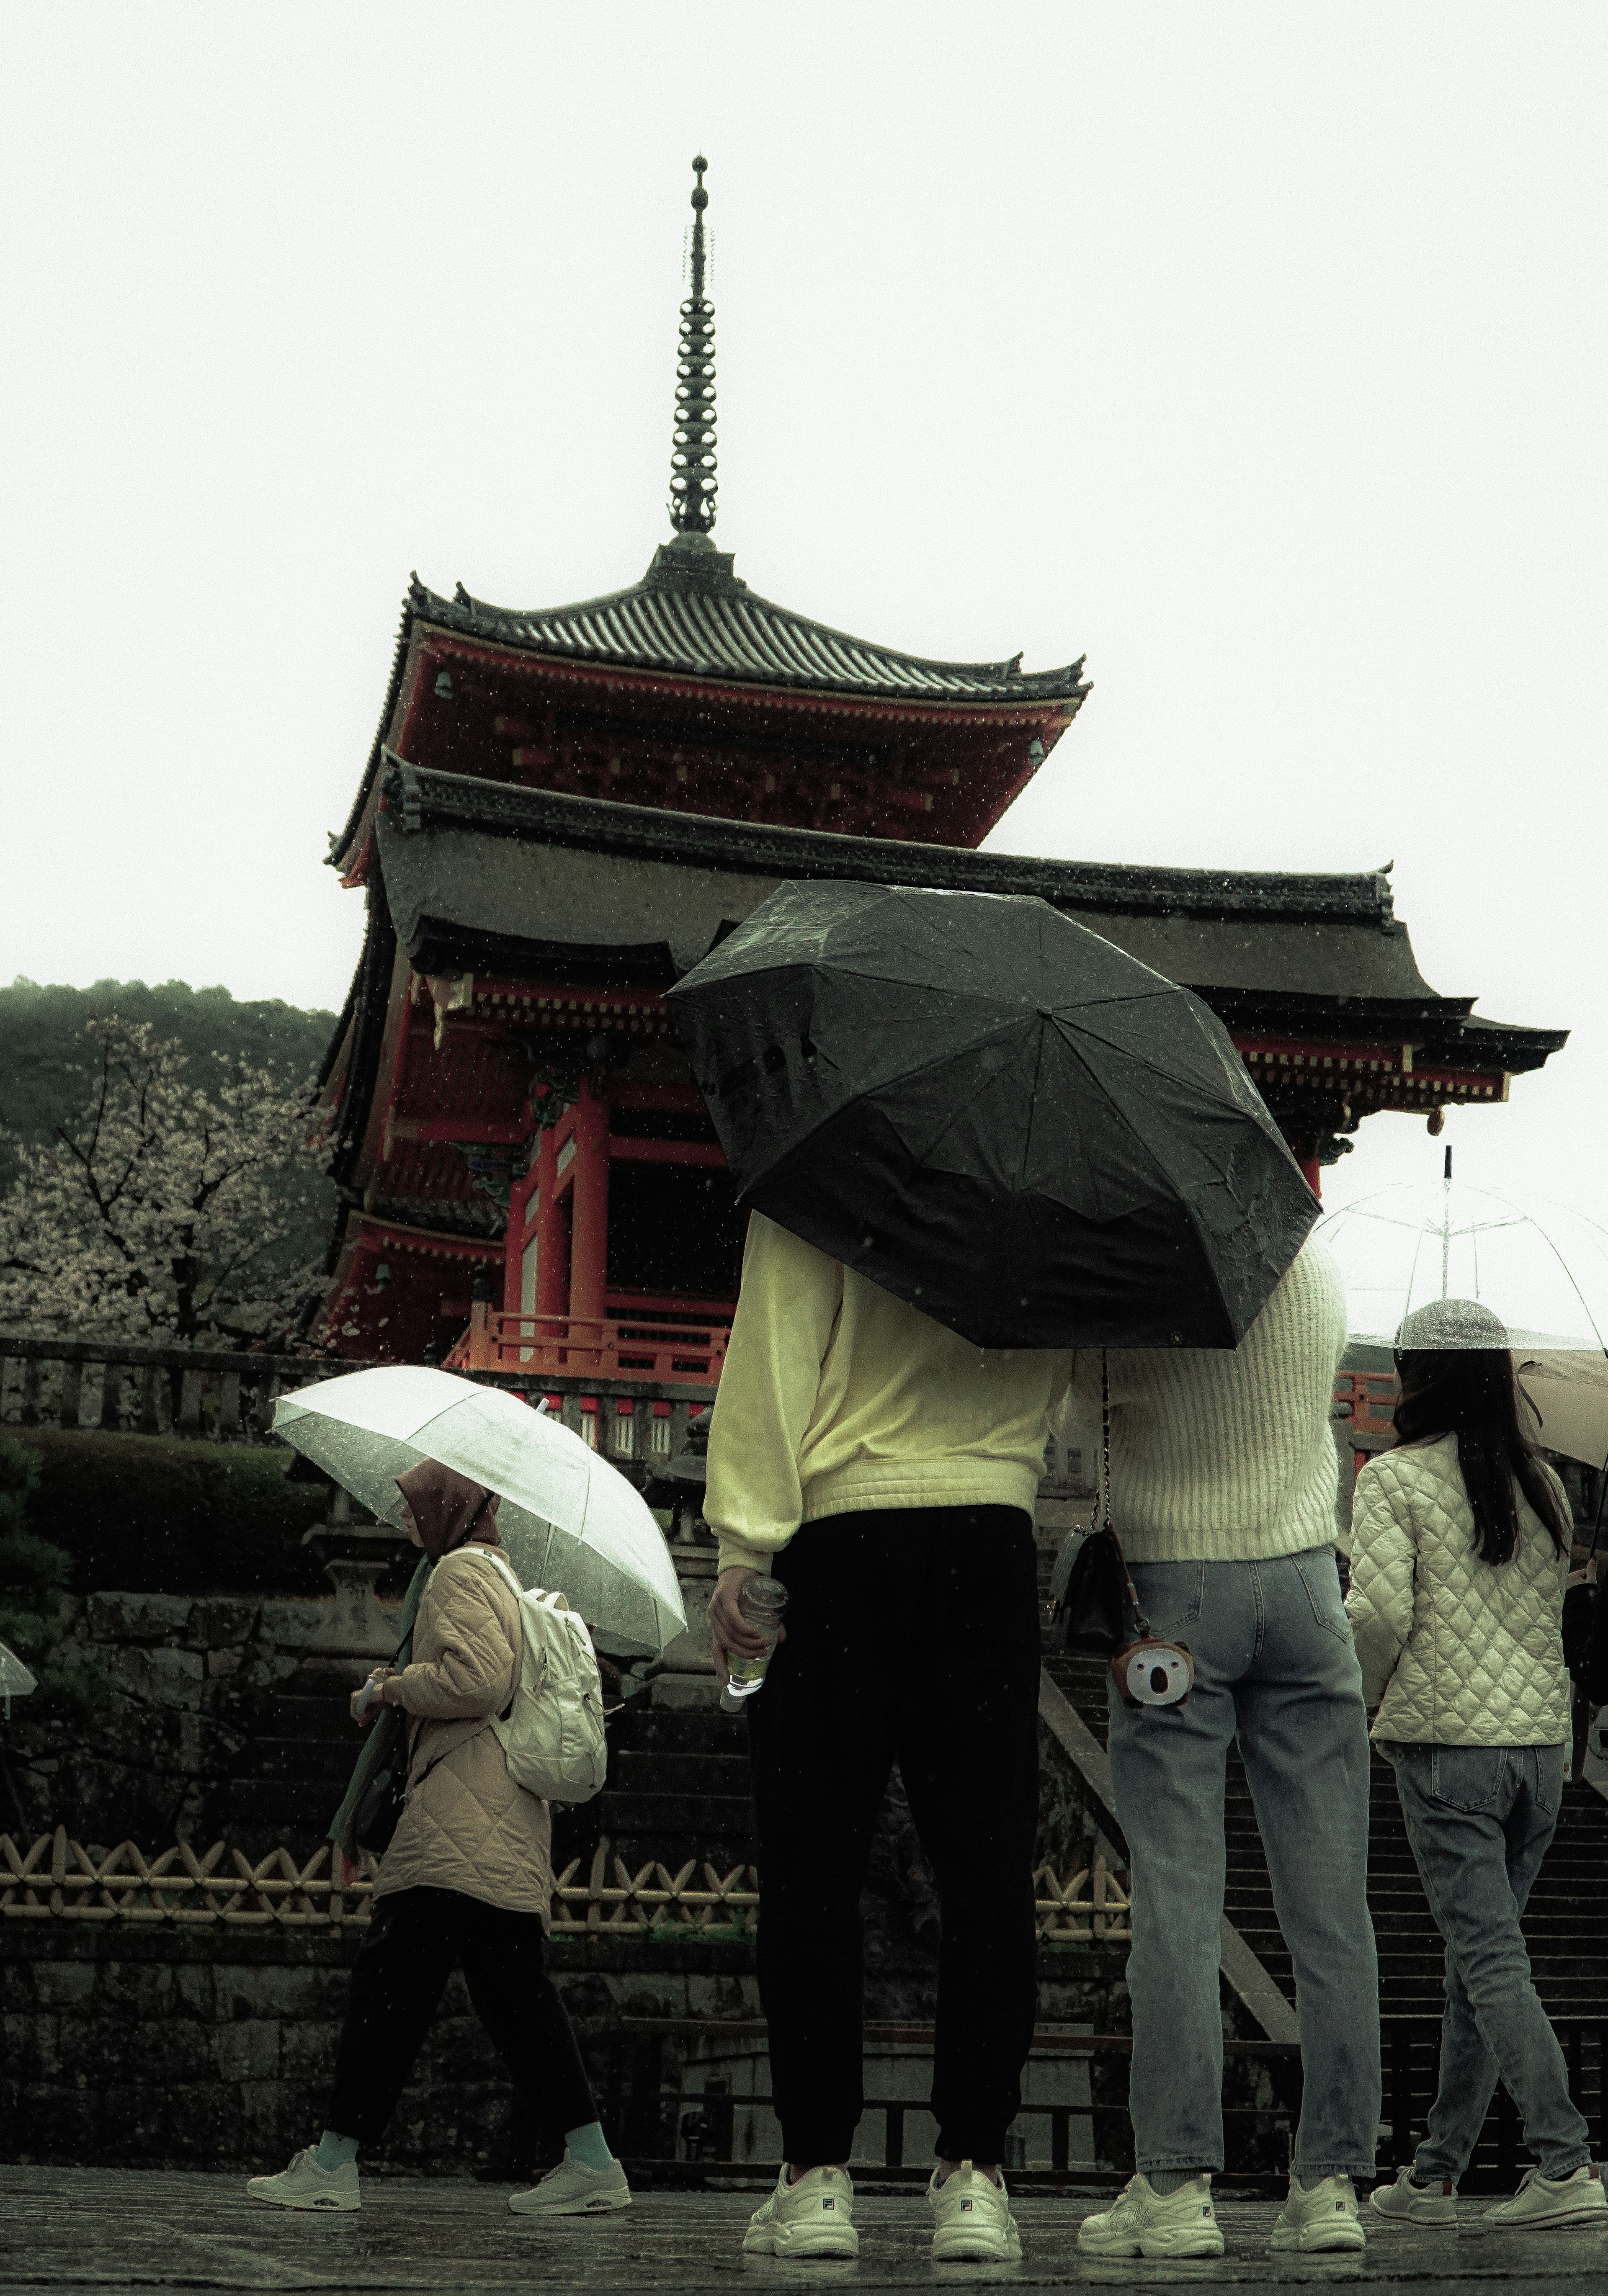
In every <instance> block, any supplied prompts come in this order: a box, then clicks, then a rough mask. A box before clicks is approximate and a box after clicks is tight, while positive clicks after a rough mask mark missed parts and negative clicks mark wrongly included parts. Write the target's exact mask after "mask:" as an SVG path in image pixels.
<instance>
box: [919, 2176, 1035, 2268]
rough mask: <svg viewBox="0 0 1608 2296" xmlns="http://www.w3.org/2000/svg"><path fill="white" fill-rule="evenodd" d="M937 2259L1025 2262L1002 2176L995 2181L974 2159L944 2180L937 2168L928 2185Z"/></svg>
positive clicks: (947, 2261)
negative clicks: (977, 2166)
mask: <svg viewBox="0 0 1608 2296" xmlns="http://www.w3.org/2000/svg"><path fill="white" fill-rule="evenodd" d="M927 2205H928V2207H929V2208H930V2209H931V2211H932V2214H933V2216H934V2218H936V2219H937V2221H936V2223H935V2224H934V2226H933V2227H932V2261H933V2263H934V2264H956V2263H959V2262H961V2261H963V2260H964V2262H965V2263H967V2264H1020V2263H1021V2234H1020V2233H1019V2232H1018V2231H1017V2229H1016V2219H1015V2218H1014V2217H1013V2215H1012V2214H1011V2202H1010V2196H1009V2194H1007V2193H1006V2191H1005V2179H1004V2177H1001V2178H1000V2180H999V2182H998V2184H996V2183H995V2182H994V2179H993V2177H985V2176H984V2175H983V2173H982V2171H981V2169H974V2168H973V2167H972V2163H971V2162H970V2161H962V2162H961V2164H960V2166H959V2168H958V2169H954V2170H953V2171H952V2172H951V2173H950V2175H948V2177H944V2178H943V2179H942V2180H941V2181H940V2180H939V2173H938V2170H937V2169H934V2170H933V2171H932V2182H931V2184H930V2185H928V2187H927Z"/></svg>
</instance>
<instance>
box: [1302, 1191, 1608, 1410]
mask: <svg viewBox="0 0 1608 2296" xmlns="http://www.w3.org/2000/svg"><path fill="white" fill-rule="evenodd" d="M1317 1233H1318V1234H1319V1236H1320V1237H1321V1238H1322V1239H1323V1241H1324V1242H1325V1243H1326V1244H1327V1245H1328V1247H1329V1249H1330V1251H1332V1252H1333V1254H1334V1257H1335V1259H1337V1260H1338V1261H1339V1262H1340V1268H1341V1275H1343V1276H1344V1278H1345V1284H1346V1300H1347V1306H1348V1312H1349V1315H1350V1327H1351V1337H1352V1338H1353V1339H1354V1340H1358V1341H1372V1342H1374V1344H1376V1345H1378V1346H1382V1347H1387V1348H1388V1347H1392V1346H1394V1344H1395V1342H1396V1335H1397V1333H1398V1332H1399V1330H1400V1328H1401V1326H1402V1324H1404V1323H1405V1322H1406V1320H1407V1317H1408V1316H1412V1315H1415V1314H1417V1313H1418V1312H1419V1311H1420V1310H1421V1309H1423V1308H1429V1307H1432V1306H1433V1304H1434V1303H1435V1302H1436V1301H1437V1300H1448V1301H1458V1300H1464V1301H1470V1302H1473V1303H1474V1304H1475V1305H1477V1306H1478V1307H1480V1308H1485V1309H1488V1310H1489V1313H1490V1314H1491V1315H1493V1316H1497V1318H1498V1319H1499V1320H1500V1322H1501V1323H1502V1324H1503V1325H1504V1326H1505V1331H1506V1335H1507V1341H1508V1344H1509V1346H1510V1347H1512V1348H1513V1349H1514V1351H1515V1359H1516V1360H1521V1361H1522V1360H1524V1359H1526V1358H1528V1357H1532V1356H1533V1357H1543V1356H1546V1357H1551V1356H1556V1355H1560V1354H1579V1355H1601V1354H1602V1352H1603V1350H1604V1347H1605V1346H1608V1231H1604V1229H1602V1228H1600V1227H1599V1226H1597V1225H1596V1221H1595V1220H1589V1219H1587V1218H1585V1216H1584V1215H1583V1214H1582V1213H1580V1212H1577V1211H1573V1210H1571V1209H1570V1208H1569V1207H1568V1206H1567V1205H1566V1204H1555V1203H1549V1202H1547V1201H1545V1200H1544V1199H1542V1198H1539V1197H1520V1196H1516V1195H1512V1194H1508V1193H1503V1192H1500V1191H1498V1190H1497V1189H1494V1188H1477V1187H1471V1186H1469V1185H1467V1184H1466V1183H1465V1182H1464V1181H1461V1180H1454V1179H1453V1178H1452V1177H1451V1176H1450V1174H1449V1173H1448V1175H1447V1176H1446V1177H1445V1178H1443V1179H1441V1180H1439V1181H1430V1182H1426V1183H1414V1182H1405V1183H1402V1184H1399V1185H1396V1186H1394V1187H1389V1188H1381V1189H1379V1190H1377V1191H1376V1193H1374V1194H1373V1195H1369V1196H1359V1197H1358V1200H1357V1201H1356V1202H1355V1203H1353V1204H1347V1205H1345V1206H1344V1207H1343V1208H1342V1209H1341V1210H1339V1211H1333V1212H1331V1213H1329V1215H1328V1217H1327V1218H1325V1220H1324V1221H1323V1223H1322V1224H1321V1226H1319V1228H1318V1231H1317ZM1437 1344H1438V1345H1440V1346H1443V1347H1456V1346H1459V1345H1462V1346H1467V1347H1480V1346H1485V1347H1489V1345H1490V1341H1489V1338H1487V1337H1482V1335H1481V1331H1480V1325H1479V1319H1478V1318H1477V1317H1470V1318H1468V1319H1467V1331H1466V1333H1465V1334H1464V1336H1462V1337H1461V1338H1459V1336H1458V1333H1457V1331H1456V1320H1455V1318H1454V1319H1452V1320H1451V1321H1450V1322H1448V1324H1446V1327H1445V1329H1444V1330H1443V1331H1442V1333H1441V1334H1440V1338H1439V1339H1438V1341H1437ZM1548 1447H1549V1448H1552V1447H1554V1446H1551V1445H1550V1444H1549V1446H1548Z"/></svg>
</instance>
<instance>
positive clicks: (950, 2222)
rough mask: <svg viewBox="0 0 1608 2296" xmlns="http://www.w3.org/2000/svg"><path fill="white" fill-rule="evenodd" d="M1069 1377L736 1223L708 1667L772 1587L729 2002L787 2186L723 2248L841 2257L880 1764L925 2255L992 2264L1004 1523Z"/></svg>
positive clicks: (1025, 1760) (1034, 1776) (1015, 1892)
mask: <svg viewBox="0 0 1608 2296" xmlns="http://www.w3.org/2000/svg"><path fill="white" fill-rule="evenodd" d="M1070 1374H1071V1357H1070V1356H1069V1355H1066V1354H1061V1355H1051V1354H1038V1353H1033V1352H1028V1351H1008V1350H1000V1351H996V1350H994V1349H989V1350H987V1351H985V1350H983V1349H979V1348H976V1347H973V1346H972V1344H971V1342H970V1341H966V1340H963V1339H961V1338H959V1337H958V1336H957V1335H956V1333H954V1332H951V1331H948V1330H947V1329H946V1328H945V1327H944V1326H943V1325H942V1324H935V1323H934V1322H933V1321H932V1320H931V1317H929V1316H923V1315H922V1314H921V1313H920V1312H919V1311H918V1310H917V1309H916V1308H911V1307H907V1305H906V1304H905V1302H904V1301H903V1300H896V1299H895V1298H894V1297H893V1296H892V1294H891V1293H890V1292H883V1291H882V1290H880V1289H879V1288H878V1286H877V1285H876V1284H874V1283H868V1282H867V1281H866V1278H865V1277H864V1276H861V1275H856V1274H855V1272H854V1271H853V1269H852V1268H848V1267H843V1266H841V1264H840V1263H839V1262H838V1261H837V1260H835V1259H829V1258H828V1257H827V1255H826V1254H825V1252H823V1251H816V1248H815V1246H814V1245H813V1244H809V1243H806V1242H802V1241H801V1239H800V1238H799V1237H798V1236H796V1235H792V1234H790V1233H789V1232H788V1231H787V1229H785V1228H783V1227H779V1226H776V1225H775V1222H774V1221H771V1220H768V1219H767V1218H765V1217H764V1216H763V1215H762V1214H760V1213H758V1212H756V1213H755V1214H754V1215H753V1216H752V1218H751V1220H750V1222H749V1230H748V1244H747V1250H746V1252H745V1254H744V1258H743V1263H742V1295H741V1298H740V1299H739V1301H738V1306H737V1314H736V1318H735V1321H734V1324H733V1327H732V1336H731V1343H730V1347H729V1349H728V1352H727V1355H726V1367H725V1369H724V1371H723V1372H722V1374H721V1378H720V1390H719V1395H718V1399H717V1401H716V1405H715V1412H714V1420H713V1423H712V1426H711V1428H710V1446H709V1483H708V1488H707V1491H706V1495H705V1500H704V1513H705V1515H706V1517H707V1519H708V1521H709V1523H710V1528H711V1529H713V1530H714V1531H715V1533H716V1534H717V1536H718V1539H719V1542H720V1576H719V1579H718V1582H717V1586H716V1590H715V1596H714V1600H713V1601H712V1603H710V1620H711V1622H712V1625H713V1628H714V1635H715V1644H716V1654H717V1657H718V1661H720V1664H721V1666H722V1669H724V1666H725V1661H726V1652H727V1651H735V1652H747V1651H749V1650H751V1649H759V1648H762V1647H763V1645H762V1644H760V1643H759V1638H758V1637H757V1636H755V1635H754V1634H753V1632H752V1630H751V1628H750V1627H749V1626H748V1624H747V1623H746V1621H745V1620H743V1618H742V1614H741V1612H740V1611H739V1610H738V1608H737V1602H738V1597H739V1595H740V1594H741V1592H742V1586H743V1583H744V1582H745V1580H747V1579H750V1578H751V1576H752V1575H753V1573H754V1572H755V1571H757V1570H758V1571H766V1572H773V1571H774V1572H775V1575H776V1577H777V1578H778V1579H782V1580H783V1581H784V1582H785V1584H786V1586H787V1589H788V1603H787V1612H786V1621H785V1629H784V1631H785V1640H784V1641H783V1642H782V1643H781V1644H780V1645H779V1646H778V1648H777V1650H776V1652H775V1656H774V1657H773V1658H772V1660H771V1661H770V1668H769V1671H768V1674H767V1678H766V1681H765V1685H764V1687H763V1688H762V1689H761V1690H760V1691H759V1692H758V1693H757V1694H756V1695H754V1696H753V1697H751V1699H750V1700H749V1702H748V1717H749V1743H750V1748H751V1758H752V1768H753V1789H754V1818H755V1830H756V1833H757V1836H758V1843H759V1872H760V1883H761V1887H762V1889H763V1891H764V1897H765V1919H764V1921H763V1922H762V1923H761V1924H760V1928H759V1989H760V1994H761V1997H762V1998H763V2001H764V2005H765V2013H766V2016H767V2020H768V2021H769V2026H770V2068H771V2081H772V2087H773V2092H774V2095H775V2106H776V2112H777V2113H778V2115H779V2117H780V2120H781V2122H782V2134H783V2149H784V2152H785V2156H786V2159H787V2161H788V2163H789V2169H785V2170H783V2177H782V2179H781V2181H780V2182H779V2183H778V2185H777V2188H776V2191H775V2193H774V2194H772V2196H771V2198H770V2199H769V2200H768V2201H767V2202H766V2203H765V2205H764V2207H763V2208H762V2209H761V2210H759V2212H758V2214H757V2215H756V2217H755V2218H754V2221H753V2224H752V2225H751V2228H750V2231H749V2235H748V2237H747V2245H748V2246H749V2247H750V2248H751V2249H756V2250H762V2251H768V2252H769V2253H772V2254H777V2255H796V2256H852V2255H853V2254H854V2253H855V2252H856V2249H857V2235H856V2233H855V2231H854V2226H853V2221H852V2210H853V2198H854V2196H853V2192H852V2189H851V2187H850V2185H849V2178H848V2176H847V2174H846V2172H845V2169H844V2165H843V2164H844V2163H845V2162H847V2161H848V2159H849V2153H850V2152H851V2151H852V2149H853V2143H854V2133H855V2128H856V2124H857V2121H858V2120H859V2115H860V2101H861V2086H860V2055H861V1993H862V1971H861V1963H860V1925H859V1898H860V1885H861V1882H862V1881H863V1880H864V1877H865V1873H866V1864H867V1861H868V1858H869V1856H870V1850H871V1842H872V1836H873V1832H874V1827H875V1825H876V1821H877V1817H878V1815H879V1812H880V1811H881V1808H882V1799H883V1795H884V1793H885V1792H886V1791H887V1786H888V1778H889V1773H890V1769H891V1767H892V1765H893V1763H894V1761H895V1760H896V1759H897V1761H898V1765H899V1769H900V1773H901V1775H902V1776H903V1779H904V1784H905V1790H906V1792H907V1795H908V1797H909V1802H910V1809H911V1814H912V1816H914V1818H915V1824H916V1827H917V1830H918V1832H919V1833H920V1835H921V1839H922V1843H923V1848H924V1849H925V1850H926V1853H927V1856H928V1857H929V1858H930V1859H931V1864H932V1868H933V1872H934V1874H935V1876H936V1878H937V1882H938V1886H939V1897H940V1899H941V1902H942V1909H943V1941H942V1947H941V1953H940V1961H939V1995H938V2040H937V2048H936V2052H935V2058H934V2067H933V2095H932V2110H933V2112H934V2114H935V2115H936V2117H937V2120H938V2124H939V2133H938V2142H937V2146H936V2150H937V2153H938V2154H939V2169H938V2171H937V2172H935V2175H934V2177H933V2181H932V2185H931V2187H930V2197H931V2201H932V2203H933V2210H934V2215H935V2218H936V2219H937V2222H936V2227H935V2231H934V2235H933V2254H934V2256H935V2257H938V2258H940V2259H943V2258H963V2257H964V2258H970V2259H980V2260H983V2261H987V2260H989V2259H999V2260H1004V2261H1007V2262H1008V2261H1011V2260H1013V2259H1014V2258H1016V2257H1019V2256H1020V2255H1021V2243H1020V2240H1019V2238H1018V2236H1017V2235H1016V2230H1015V2226H1014V2223H1013V2219H1012V2217H1011V2213H1010V2210H1009V2206H1008V2204H1007V2202H1006V2199H1005V2193H1004V2189H1003V2187H1002V2185H1000V2183H999V2182H998V2180H997V2173H996V2170H997V2163H998V2162H999V2161H1001V2160H1002V2159H1003V2157H1004V2154H1005V2131H1006V2129H1007V2128H1009V2126H1010V2124H1011V2122H1012V2120H1013V2119H1014V2117H1015V2115H1016V2112H1017V2109H1018V2106H1019V2104H1020V2102H1021V2068H1022V2065H1023V2064H1024V2063H1025V2062H1026V2059H1027V2054H1028V2049H1029V2046H1030V2043H1031V2040H1032V2036H1033V2020H1034V2013H1035V2008H1036V2004H1037V1984H1036V1954H1037V1948H1036V1944H1035V1939H1034V1912H1033V1882H1032V1872H1033V1848H1034V1841H1035V1837H1036V1834H1037V1830H1038V1587H1037V1572H1036V1562H1035V1549H1034V1544H1033V1524H1032V1515H1033V1508H1034V1505H1035V1503H1036V1500H1037V1497H1038V1479H1039V1476H1040V1474H1041V1472H1042V1471H1043V1466H1044V1451H1045V1443H1046V1438H1047V1435H1048V1431H1049V1415H1050V1413H1051V1411H1052V1409H1053V1408H1054V1406H1056V1405H1057V1404H1058V1403H1059V1402H1060V1399H1061V1397H1062V1392H1063V1391H1064V1390H1065V1387H1066V1383H1067V1380H1068V1377H1069V1376H1070Z"/></svg>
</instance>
